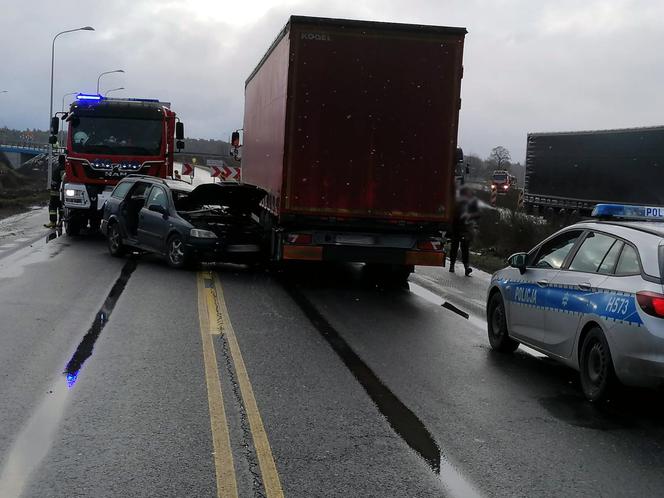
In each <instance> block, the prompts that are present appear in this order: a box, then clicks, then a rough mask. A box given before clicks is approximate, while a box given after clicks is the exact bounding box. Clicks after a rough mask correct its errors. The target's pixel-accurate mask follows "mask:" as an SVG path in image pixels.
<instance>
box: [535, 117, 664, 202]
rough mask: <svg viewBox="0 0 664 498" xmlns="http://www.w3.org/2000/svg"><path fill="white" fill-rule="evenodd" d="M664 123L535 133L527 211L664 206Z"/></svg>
mask: <svg viewBox="0 0 664 498" xmlns="http://www.w3.org/2000/svg"><path fill="white" fill-rule="evenodd" d="M663 184H664V126H658V127H652V128H630V129H622V130H600V131H581V132H564V133H531V134H529V135H528V149H527V152H526V183H525V195H524V201H525V205H526V208H527V209H530V210H532V209H533V208H537V209H539V210H540V211H541V210H547V209H548V208H553V209H554V210H555V211H559V210H562V209H564V210H567V211H577V212H579V213H580V214H590V212H591V211H592V209H593V208H594V207H595V205H596V204H598V203H600V202H609V203H620V204H647V205H652V206H662V205H664V190H663V189H662V185H663Z"/></svg>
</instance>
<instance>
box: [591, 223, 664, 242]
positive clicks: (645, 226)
mask: <svg viewBox="0 0 664 498" xmlns="http://www.w3.org/2000/svg"><path fill="white" fill-rule="evenodd" d="M592 223H599V224H601V225H616V226H620V227H625V228H631V229H633V230H638V231H640V232H645V233H649V234H651V235H656V236H658V237H662V238H664V222H661V221H619V220H615V221H600V220H598V221H594V222H592Z"/></svg>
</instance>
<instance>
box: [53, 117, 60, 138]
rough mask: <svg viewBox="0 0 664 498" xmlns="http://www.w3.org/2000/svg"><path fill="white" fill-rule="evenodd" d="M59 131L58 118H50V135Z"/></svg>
mask: <svg viewBox="0 0 664 498" xmlns="http://www.w3.org/2000/svg"><path fill="white" fill-rule="evenodd" d="M59 131H60V120H59V119H58V118H57V116H53V117H52V118H51V135H57V134H58V132H59Z"/></svg>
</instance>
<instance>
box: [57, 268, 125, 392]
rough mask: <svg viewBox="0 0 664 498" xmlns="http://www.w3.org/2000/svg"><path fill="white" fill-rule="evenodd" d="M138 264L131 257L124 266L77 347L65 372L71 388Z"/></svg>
mask: <svg viewBox="0 0 664 498" xmlns="http://www.w3.org/2000/svg"><path fill="white" fill-rule="evenodd" d="M136 266H137V263H136V260H135V259H130V260H129V261H127V262H126V263H125V265H124V266H123V267H122V271H121V272H120V276H119V277H118V279H117V280H116V281H115V283H114V284H113V287H112V288H111V291H110V292H109V293H108V296H107V297H106V300H105V301H104V304H103V305H102V307H101V309H100V310H99V311H98V312H97V315H96V316H95V319H94V320H93V322H92V325H91V326H90V329H88V332H87V333H86V334H85V335H84V336H83V340H81V342H80V344H79V345H78V347H77V348H76V351H75V352H74V355H73V356H72V357H71V359H70V360H69V362H68V363H67V366H66V367H65V372H64V373H65V375H66V376H67V385H68V387H70V388H71V387H72V386H73V385H74V384H75V383H76V380H77V379H78V374H79V372H80V370H81V367H82V366H83V363H84V362H85V360H87V359H88V358H89V357H90V355H92V349H93V348H94V345H95V342H96V341H97V339H98V338H99V335H100V334H101V331H102V330H103V328H104V325H106V322H108V318H109V317H110V316H111V313H112V312H113V309H114V308H115V305H116V303H117V302H118V298H119V297H120V294H122V291H123V290H124V288H125V287H126V285H127V282H128V281H129V277H131V274H132V273H133V272H134V270H135V269H136Z"/></svg>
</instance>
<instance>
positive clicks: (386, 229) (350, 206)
mask: <svg viewBox="0 0 664 498" xmlns="http://www.w3.org/2000/svg"><path fill="white" fill-rule="evenodd" d="M465 34H466V30H465V29H464V28H451V27H438V26H422V25H409V24H393V23H379V22H366V21H348V20H339V19H324V18H312V17H296V16H293V17H291V18H290V20H289V22H288V23H287V24H286V26H285V27H284V29H283V30H282V31H281V32H280V33H279V35H278V36H277V38H276V40H275V41H274V42H273V43H272V45H271V46H270V48H269V49H268V51H267V53H266V54H265V56H264V57H263V58H262V59H261V61H260V62H259V63H258V65H257V67H256V68H255V70H254V71H253V72H252V73H251V74H250V76H249V77H248V79H247V81H246V87H245V114H244V128H243V132H244V133H243V142H244V143H243V150H242V172H243V181H245V182H248V183H253V184H255V185H258V186H259V187H262V188H263V189H265V190H266V191H267V192H268V195H267V196H266V198H265V199H264V201H263V203H262V206H261V213H260V219H261V223H262V224H263V226H264V227H265V229H266V235H267V246H268V251H269V254H270V256H271V258H272V259H273V260H315V261H348V262H363V263H367V264H369V265H377V266H378V265H380V266H379V267H380V268H388V267H389V270H390V271H393V272H394V273H395V275H398V276H400V277H404V276H405V277H407V275H408V274H409V273H410V272H411V271H412V269H413V266H414V265H435V266H440V265H444V261H445V253H444V248H443V242H444V237H443V234H444V232H445V231H446V229H447V227H448V226H449V224H450V222H451V220H452V216H453V209H454V193H455V168H456V166H457V165H456V163H457V126H458V119H459V109H460V105H461V99H460V90H461V78H462V74H463V66H462V54H463V43H464V36H465Z"/></svg>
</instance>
